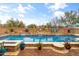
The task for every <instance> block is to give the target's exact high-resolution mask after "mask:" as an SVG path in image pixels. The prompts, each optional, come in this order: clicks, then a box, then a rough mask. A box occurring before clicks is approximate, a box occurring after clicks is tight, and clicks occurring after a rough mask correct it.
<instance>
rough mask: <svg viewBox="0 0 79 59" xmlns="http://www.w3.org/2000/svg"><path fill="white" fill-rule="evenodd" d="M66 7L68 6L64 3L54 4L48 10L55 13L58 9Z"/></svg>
mask: <svg viewBox="0 0 79 59" xmlns="http://www.w3.org/2000/svg"><path fill="white" fill-rule="evenodd" d="M67 6H68V5H67V4H66V3H54V4H52V5H50V6H48V9H49V10H51V11H56V10H59V9H64V8H66V7H67Z"/></svg>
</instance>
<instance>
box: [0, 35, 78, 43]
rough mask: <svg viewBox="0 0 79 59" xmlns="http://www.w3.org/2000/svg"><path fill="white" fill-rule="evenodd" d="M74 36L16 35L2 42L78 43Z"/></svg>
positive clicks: (5, 37)
mask: <svg viewBox="0 0 79 59" xmlns="http://www.w3.org/2000/svg"><path fill="white" fill-rule="evenodd" d="M75 38H79V36H74V35H16V36H15V35H14V36H3V37H0V40H23V41H24V42H39V41H40V42H76V40H75Z"/></svg>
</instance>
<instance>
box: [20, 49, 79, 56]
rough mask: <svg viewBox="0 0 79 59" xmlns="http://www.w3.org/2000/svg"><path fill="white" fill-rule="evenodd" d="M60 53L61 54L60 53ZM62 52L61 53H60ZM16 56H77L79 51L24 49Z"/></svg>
mask: <svg viewBox="0 0 79 59" xmlns="http://www.w3.org/2000/svg"><path fill="white" fill-rule="evenodd" d="M60 52H61V53H60ZM62 52H63V53H62ZM18 56H79V49H71V50H70V51H67V50H65V51H56V50H55V49H53V48H52V49H50V48H48V49H46V48H45V49H42V50H38V49H27V48H26V49H24V50H23V51H20V53H19V54H18Z"/></svg>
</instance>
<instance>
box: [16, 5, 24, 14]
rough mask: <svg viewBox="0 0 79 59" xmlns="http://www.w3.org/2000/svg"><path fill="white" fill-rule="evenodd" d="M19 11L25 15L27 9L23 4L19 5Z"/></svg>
mask: <svg viewBox="0 0 79 59" xmlns="http://www.w3.org/2000/svg"><path fill="white" fill-rule="evenodd" d="M17 9H18V11H20V12H21V13H25V7H23V6H22V5H21V4H19V6H18V7H17Z"/></svg>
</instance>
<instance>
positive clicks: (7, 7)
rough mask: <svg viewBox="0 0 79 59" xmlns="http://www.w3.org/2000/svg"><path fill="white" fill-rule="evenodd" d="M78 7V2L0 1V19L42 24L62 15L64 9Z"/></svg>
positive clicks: (3, 21)
mask: <svg viewBox="0 0 79 59" xmlns="http://www.w3.org/2000/svg"><path fill="white" fill-rule="evenodd" d="M77 9H79V3H68V4H67V3H0V21H1V23H5V22H6V21H7V20H8V19H10V18H14V20H16V19H19V20H20V21H21V20H22V21H23V22H24V23H25V24H26V25H29V24H36V25H42V24H46V23H47V22H50V21H51V19H52V18H53V17H59V16H63V15H64V12H65V11H70V10H77Z"/></svg>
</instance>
